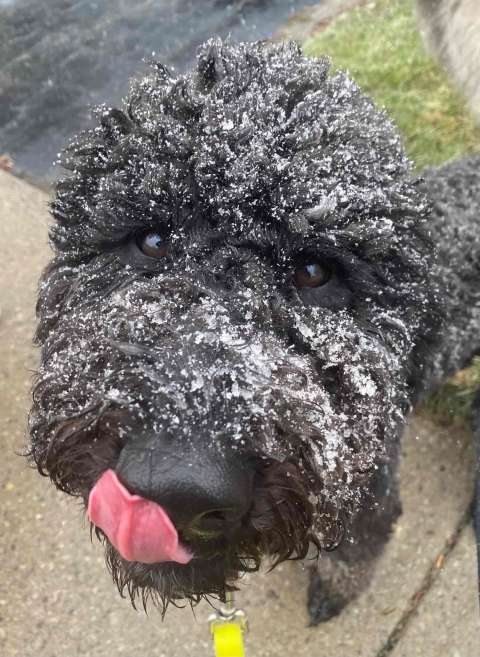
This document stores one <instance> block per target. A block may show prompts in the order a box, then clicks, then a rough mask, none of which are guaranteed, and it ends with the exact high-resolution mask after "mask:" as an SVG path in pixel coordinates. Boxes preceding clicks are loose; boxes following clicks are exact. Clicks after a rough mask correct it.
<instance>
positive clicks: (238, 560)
mask: <svg viewBox="0 0 480 657" xmlns="http://www.w3.org/2000/svg"><path fill="white" fill-rule="evenodd" d="M313 510H314V505H313V504H312V503H311V501H310V500H309V496H308V493H307V491H306V489H305V485H304V481H303V477H302V476H301V475H300V473H299V471H298V469H297V468H296V467H295V466H294V465H293V464H290V463H280V462H270V464H268V465H265V463H263V469H262V471H261V472H260V471H259V475H258V484H257V486H256V489H255V499H254V502H253V506H252V508H251V509H250V512H249V514H248V518H246V519H245V522H244V523H243V524H242V526H241V527H240V528H238V529H237V530H235V532H234V533H232V534H230V535H228V536H226V537H222V538H221V539H218V540H217V541H208V543H205V544H204V545H202V544H201V543H198V541H196V542H195V543H194V545H190V546H189V543H188V538H186V539H185V537H184V536H182V533H180V538H181V539H182V543H183V544H185V545H187V546H189V547H190V548H191V549H192V550H193V551H194V554H195V556H194V559H192V561H191V562H190V563H188V564H186V565H180V564H176V563H173V562H169V563H162V564H151V565H149V564H142V563H138V562H129V561H126V560H125V559H123V558H122V557H121V556H120V555H119V553H118V552H117V550H116V549H115V548H114V547H113V546H112V545H111V543H110V542H109V541H108V539H106V537H105V536H103V535H102V533H101V532H100V531H99V530H96V532H97V535H98V536H99V538H100V539H101V540H102V541H103V542H104V544H105V554H106V562H107V565H108V567H109V569H110V571H111V573H112V576H113V579H114V582H115V583H116V584H117V587H118V589H119V591H120V593H121V595H122V596H128V597H129V598H130V600H131V602H132V604H133V605H134V606H136V604H137V603H138V602H139V601H140V602H141V604H143V606H144V607H146V606H147V603H148V602H149V601H150V602H152V603H153V604H155V605H156V606H159V607H160V608H161V609H162V611H163V613H164V612H165V611H166V609H167V607H168V605H169V604H170V603H173V604H174V605H177V606H178V605H183V604H185V603H190V604H191V605H194V604H197V603H198V602H199V601H200V600H201V599H203V598H210V597H211V598H216V599H220V600H224V599H225V594H226V592H227V591H230V590H235V588H236V584H235V582H236V580H237V579H238V578H239V577H241V575H242V574H244V573H248V572H255V571H257V570H258V569H259V568H260V565H261V563H262V560H263V558H264V557H265V555H269V557H270V565H271V567H274V566H276V565H277V564H278V563H281V562H283V561H285V560H287V559H303V558H305V556H306V555H307V552H308V550H309V547H310V544H311V542H312V541H313V542H314V543H316V538H315V536H314V535H312V534H311V526H312V520H313ZM318 547H319V546H318Z"/></svg>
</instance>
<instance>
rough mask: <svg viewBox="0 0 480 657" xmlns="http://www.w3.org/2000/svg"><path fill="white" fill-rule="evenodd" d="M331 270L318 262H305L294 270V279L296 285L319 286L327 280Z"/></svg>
mask: <svg viewBox="0 0 480 657" xmlns="http://www.w3.org/2000/svg"><path fill="white" fill-rule="evenodd" d="M330 275H331V272H330V270H329V269H327V267H324V266H323V265H321V264H319V263H318V262H307V263H306V264H305V265H303V267H299V268H298V269H296V270H295V274H294V277H293V278H294V281H295V285H296V286H297V287H320V286H321V285H325V283H327V281H328V280H329V278H330Z"/></svg>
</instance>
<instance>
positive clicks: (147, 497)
mask: <svg viewBox="0 0 480 657" xmlns="http://www.w3.org/2000/svg"><path fill="white" fill-rule="evenodd" d="M98 115H99V124H98V127H96V128H94V129H93V130H91V131H89V132H87V133H85V134H84V135H82V136H81V137H80V138H78V139H77V140H76V141H74V142H73V143H72V144H71V145H70V146H69V148H68V149H67V150H66V152H65V154H64V156H63V160H62V163H63V166H64V167H66V168H67V169H68V170H69V171H70V173H69V175H67V176H66V177H65V178H64V179H62V180H60V181H59V182H58V184H57V193H56V197H55V199H54V201H53V203H52V212H53V216H54V219H55V223H54V224H53V226H52V228H51V241H52V244H53V248H54V250H55V258H54V260H53V261H52V262H51V263H50V265H49V266H48V267H47V269H46V271H45V274H44V276H43V279H42V281H41V285H40V296H39V303H38V312H39V318H40V322H39V327H38V333H37V339H38V342H39V343H40V344H41V345H42V348H43V350H42V363H41V367H40V370H39V374H38V378H37V381H36V384H35V387H34V393H33V396H34V405H33V409H32V413H31V418H30V427H31V436H32V448H31V453H32V455H33V458H34V460H35V462H36V463H37V465H38V467H39V469H40V471H41V472H42V473H45V474H48V475H49V476H50V477H51V478H52V480H53V481H54V483H55V484H56V485H57V486H58V487H59V488H61V489H62V490H64V491H66V492H67V493H70V494H73V495H78V496H81V497H82V498H83V499H84V501H85V504H87V503H88V499H89V497H90V505H91V509H90V517H91V518H92V519H93V520H95V522H96V524H97V525H98V527H99V529H98V528H97V533H98V535H99V536H101V537H102V538H103V539H104V540H105V546H106V551H107V560H108V563H109V565H110V567H111V569H112V572H113V575H114V578H115V580H116V581H117V583H118V585H119V587H120V589H121V590H122V591H123V590H127V591H128V592H129V593H130V595H131V597H132V600H134V599H135V597H136V596H137V595H140V596H143V599H144V601H145V600H146V599H147V598H148V597H149V596H151V597H152V598H153V599H154V600H155V601H160V602H163V603H164V604H165V603H168V602H169V601H172V600H173V601H174V600H178V599H180V598H187V599H190V600H191V601H197V600H198V599H200V598H201V597H202V596H204V595H219V596H220V597H222V596H223V595H224V592H225V590H226V589H228V588H229V587H232V586H233V585H234V581H235V579H236V578H237V577H238V575H239V574H240V573H242V572H244V571H248V570H255V569H257V568H258V566H259V563H260V561H261V559H262V557H263V556H264V555H268V556H269V557H270V558H271V559H273V561H274V562H278V561H282V560H284V559H288V558H302V557H304V556H305V554H306V552H307V549H308V545H309V543H310V542H312V541H313V542H314V543H315V544H316V545H317V546H318V547H320V548H322V547H328V546H331V545H332V544H334V543H335V542H336V541H338V539H339V536H340V534H341V530H342V527H343V525H344V524H345V523H346V522H348V517H349V515H350V514H351V513H352V511H354V510H355V508H357V507H358V505H359V504H362V503H363V504H366V503H368V500H366V499H365V491H366V489H367V488H368V482H369V480H370V478H371V476H372V473H373V472H374V470H375V469H376V468H377V467H378V465H379V464H380V463H381V461H382V458H384V457H385V454H386V452H387V451H388V445H389V444H390V443H391V442H392V441H393V440H394V439H395V437H396V436H397V435H398V431H399V427H400V426H401V424H402V420H403V418H404V416H405V413H406V412H407V410H408V408H409V405H410V404H411V402H412V400H413V399H414V398H415V396H416V395H417V394H418V392H419V389H420V387H421V384H422V381H423V380H424V378H425V373H424V371H423V370H422V363H424V362H425V360H426V359H425V350H426V349H428V348H429V345H431V344H432V342H433V341H434V340H435V336H436V327H437V325H438V321H437V302H436V299H435V291H434V289H433V287H432V285H431V283H430V281H429V269H430V267H431V257H430V256H431V247H430V245H429V243H428V240H427V238H426V236H425V232H426V231H425V230H424V226H423V224H424V219H425V217H426V215H427V214H428V207H427V204H426V202H425V199H424V198H423V196H422V195H421V193H420V191H419V190H418V186H417V185H416V184H415V182H414V181H413V180H412V179H411V177H410V165H409V162H408V160H407V159H406V157H405V156H404V153H403V150H402V147H401V143H400V140H399V137H398V135H397V134H396V132H395V130H394V128H393V127H392V125H391V123H390V122H389V120H388V119H387V118H386V116H385V114H384V113H383V112H380V111H378V109H376V108H375V107H374V105H373V103H372V102H371V101H370V100H369V99H368V98H367V97H365V96H364V95H363V94H362V93H361V92H360V90H359V89H358V87H357V86H356V85H355V83H354V82H352V81H351V80H350V79H349V78H348V77H347V76H346V75H344V74H343V73H337V74H335V75H331V76H329V72H328V62H327V61H326V60H324V59H319V60H318V59H317V60H311V59H306V58H304V57H303V56H302V54H301V52H300V50H299V49H298V47H297V46H295V45H292V44H288V45H267V44H253V45H252V44H240V45H232V44H229V43H223V42H221V41H219V40H212V41H209V42H207V43H206V44H205V45H204V46H202V47H201V48H200V51H199V54H198V61H197V66H196V68H195V69H194V70H193V71H192V72H191V73H189V74H187V75H181V76H178V77H174V76H173V75H172V74H171V73H170V72H169V71H168V70H167V69H166V68H164V67H163V66H162V65H161V64H159V63H154V64H153V65H152V72H151V73H150V74H149V75H148V76H147V77H146V78H144V79H142V80H139V81H137V82H136V83H134V84H133V86H132V89H131V92H130V95H129V97H128V99H127V100H126V102H125V105H124V108H123V109H122V110H119V109H111V108H108V107H103V108H100V109H99V110H98ZM139 509H140V510H139ZM141 509H143V511H142V510H141ZM97 518H98V520H97ZM123 521H125V522H124V525H123V526H122V527H120V524H121V523H122V522H123ZM125 527H127V529H125ZM156 532H157V533H158V535H156ZM120 534H121V536H120ZM167 544H168V545H167Z"/></svg>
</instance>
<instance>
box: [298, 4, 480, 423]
mask: <svg viewBox="0 0 480 657" xmlns="http://www.w3.org/2000/svg"><path fill="white" fill-rule="evenodd" d="M303 49H304V52H305V54H306V55H310V56H316V57H318V56H320V55H328V56H329V57H331V58H332V62H333V67H334V70H335V69H343V70H347V71H348V72H349V73H350V75H351V76H352V77H353V78H354V79H355V80H356V81H357V83H358V84H359V85H360V86H361V87H362V89H363V90H364V91H365V92H366V93H367V94H368V95H370V96H371V97H372V98H374V99H375V101H376V103H377V104H378V105H379V106H380V107H384V108H385V109H386V111H387V113H388V114H389V115H390V116H391V117H392V118H393V120H394V121H395V123H396V124H397V126H398V128H399V130H400V132H401V134H402V135H403V139H404V143H405V148H406V151H407V153H408V155H409V157H410V158H411V159H412V160H413V161H414V163H415V165H416V168H417V169H418V170H421V169H422V168H423V167H424V166H427V165H436V164H441V163H442V162H445V161H447V160H450V159H453V158H456V157H460V156H462V155H464V154H465V153H469V152H473V151H478V150H480V130H479V129H478V128H477V127H475V124H474V121H473V119H472V117H471V115H470V114H469V112H468V109H467V108H466V105H465V102H464V99H463V97H462V96H461V94H460V93H459V92H458V91H456V90H455V89H453V87H452V85H451V82H450V80H449V79H448V77H447V75H446V74H445V73H444V72H443V71H442V70H441V69H440V67H439V66H438V65H437V64H436V63H435V62H434V61H433V60H432V58H431V57H430V56H429V55H428V54H427V53H426V51H425V49H424V47H423V44H422V41H421V38H420V35H419V33H418V28H417V24H416V20H415V16H414V13H413V2H412V0H375V1H374V2H370V3H368V4H367V5H363V6H361V7H359V8H357V9H354V10H352V11H349V12H346V13H345V14H343V15H342V16H341V17H339V18H338V19H337V20H336V21H334V22H333V23H332V24H331V25H330V26H328V27H327V28H326V29H325V30H324V31H322V32H319V33H318V34H317V35H315V36H313V37H311V38H309V39H308V40H307V41H306V42H305V43H304V44H303ZM479 386H480V358H476V359H475V360H474V362H473V364H472V367H470V368H469V369H467V370H464V371H462V372H459V373H458V374H457V375H456V376H454V377H453V378H452V379H450V380H449V381H447V382H446V383H445V385H443V386H442V388H441V389H440V390H438V391H437V392H436V393H435V394H434V395H431V396H430V397H429V398H428V399H427V400H426V401H425V402H424V408H425V409H426V410H427V411H428V412H429V413H430V415H432V416H433V417H434V418H435V419H437V420H439V421H441V422H443V423H448V424H450V423H457V424H458V423H459V424H463V423H464V422H465V421H466V420H467V418H468V415H469V412H470V408H471V404H472V400H473V397H474V393H475V390H476V389H478V387H479Z"/></svg>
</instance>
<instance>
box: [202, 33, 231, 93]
mask: <svg viewBox="0 0 480 657" xmlns="http://www.w3.org/2000/svg"><path fill="white" fill-rule="evenodd" d="M198 73H199V76H200V78H201V79H202V81H203V83H204V85H205V89H206V91H210V89H212V87H214V86H215V84H217V83H218V82H220V81H221V80H223V78H224V77H225V75H226V70H225V62H224V57H223V53H222V42H221V40H220V39H210V40H209V41H207V43H206V44H204V46H203V48H201V50H200V51H199V53H198Z"/></svg>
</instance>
